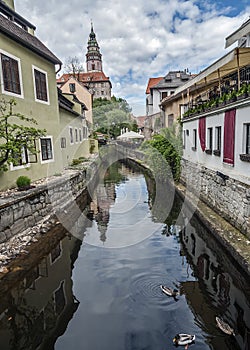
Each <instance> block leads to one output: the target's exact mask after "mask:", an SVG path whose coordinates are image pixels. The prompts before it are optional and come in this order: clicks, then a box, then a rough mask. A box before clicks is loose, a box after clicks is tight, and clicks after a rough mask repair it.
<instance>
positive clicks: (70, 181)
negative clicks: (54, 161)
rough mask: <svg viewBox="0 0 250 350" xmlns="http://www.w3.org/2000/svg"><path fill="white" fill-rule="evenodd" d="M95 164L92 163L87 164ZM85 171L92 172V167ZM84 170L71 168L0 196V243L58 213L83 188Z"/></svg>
mask: <svg viewBox="0 0 250 350" xmlns="http://www.w3.org/2000/svg"><path fill="white" fill-rule="evenodd" d="M88 166H89V167H90V168H94V167H95V163H92V164H90V165H88ZM92 170H93V171H92V172H88V174H90V173H91V174H94V169H92ZM88 174H86V170H84V169H82V170H79V171H71V172H70V173H69V174H66V175H62V176H60V177H58V178H56V179H53V180H51V179H49V180H48V182H47V183H45V184H43V185H39V186H37V187H36V188H31V189H29V190H27V191H23V192H15V193H13V194H12V195H10V196H8V197H6V198H2V199H0V243H4V242H6V241H8V240H9V239H10V238H12V237H14V236H15V235H17V234H19V233H22V232H23V231H25V230H26V229H29V228H30V227H33V226H34V225H37V224H39V223H40V222H42V221H43V220H45V218H46V219H48V218H50V217H53V216H55V215H56V216H59V215H60V213H61V212H63V211H65V210H66V208H67V207H69V206H70V205H71V204H72V203H73V202H74V201H75V200H76V199H77V198H78V197H79V196H80V195H81V194H82V193H83V192H84V191H85V190H86V185H87V183H88V182H89V181H90V179H89V178H88Z"/></svg>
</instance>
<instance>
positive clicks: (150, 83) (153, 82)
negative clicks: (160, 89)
mask: <svg viewBox="0 0 250 350" xmlns="http://www.w3.org/2000/svg"><path fill="white" fill-rule="evenodd" d="M162 79H163V77H158V78H149V80H148V86H147V90H146V94H150V88H151V87H153V86H155V85H156V84H158V83H159V82H160V81H161V80H162Z"/></svg>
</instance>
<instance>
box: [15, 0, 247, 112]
mask: <svg viewBox="0 0 250 350" xmlns="http://www.w3.org/2000/svg"><path fill="white" fill-rule="evenodd" d="M15 5H16V11H17V12H18V13H20V14H21V15H22V16H24V17H25V18H26V19H28V20H29V21H30V22H31V23H33V24H34V25H36V27H37V30H36V35H37V36H38V37H39V39H40V40H42V41H43V42H44V43H45V44H46V45H47V46H48V48H49V49H50V50H51V51H53V53H54V54H56V55H57V56H58V58H60V59H61V61H62V62H66V60H67V58H68V57H70V56H71V57H75V56H77V57H78V58H79V60H80V61H81V62H82V63H83V65H84V67H85V54H86V47H87V40H88V36H89V32H90V22H91V19H92V21H93V24H94V30H95V32H96V36H97V40H98V43H99V46H100V50H101V53H102V55H103V70H104V72H105V74H106V75H107V76H109V77H110V79H111V82H112V85H113V90H112V93H113V94H114V95H115V96H116V97H121V98H125V99H126V100H127V101H128V103H129V104H130V106H131V107H132V109H133V113H134V115H136V116H139V115H145V97H146V95H145V90H146V87H147V82H148V79H149V78H150V77H158V76H164V75H166V74H167V73H168V71H169V70H184V69H186V68H188V69H189V71H190V72H191V73H198V72H199V71H201V70H202V69H204V68H205V67H207V66H208V65H209V64H211V63H212V62H214V61H215V60H217V59H218V58H219V57H221V56H222V55H224V54H225V53H226V52H227V51H228V50H231V49H232V48H233V47H230V48H229V49H227V51H226V50H225V49H224V45H225V38H226V37H227V36H228V35H229V34H231V33H232V32H233V31H234V30H236V29H237V28H238V27H239V26H240V25H242V23H243V22H245V21H246V20H247V19H249V16H250V2H249V0H242V1H236V0H234V1H227V0H225V1H223V0H221V1H211V0H206V1H203V0H202V1H195V0H188V1H183V0H151V1H150V2H146V1H145V0H134V1H132V2H131V1H129V0H122V1H120V0H105V1H104V0H71V1H66V0H60V2H58V0H50V1H46V0H44V1H40V0H15Z"/></svg>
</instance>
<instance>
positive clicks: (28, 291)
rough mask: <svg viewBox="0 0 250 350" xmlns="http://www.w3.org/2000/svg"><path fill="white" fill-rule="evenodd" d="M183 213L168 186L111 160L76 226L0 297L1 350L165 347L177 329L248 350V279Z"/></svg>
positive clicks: (200, 346)
mask: <svg viewBox="0 0 250 350" xmlns="http://www.w3.org/2000/svg"><path fill="white" fill-rule="evenodd" d="M163 188H164V189H163ZM157 191H158V194H157ZM188 212H189V209H188V208H185V207H184V206H183V202H182V201H181V199H180V198H179V197H178V195H177V194H175V193H174V191H173V188H171V187H168V186H167V185H166V184H165V185H164V187H163V186H162V187H160V190H159V189H158V190H157V189H156V186H155V183H154V181H153V180H152V179H150V177H149V176H148V175H147V174H143V172H142V171H141V170H138V169H135V168H133V169H132V168H131V167H129V166H128V164H125V163H120V162H117V163H115V164H113V165H112V166H111V167H110V168H108V169H107V172H106V173H105V177H104V181H101V182H100V183H99V184H98V186H97V187H96V189H95V190H94V192H93V193H92V195H91V200H90V202H89V204H88V206H87V208H86V209H85V210H84V212H83V214H82V220H80V222H79V224H78V230H75V231H74V232H73V234H72V232H69V233H68V234H67V235H66V236H65V237H64V238H63V239H62V240H61V241H60V242H58V244H57V246H56V247H54V248H53V249H52V250H51V252H50V254H49V255H46V256H43V257H42V259H41V260H40V262H39V264H38V265H37V266H36V267H35V268H34V269H32V270H31V271H29V273H28V274H27V275H26V276H25V278H24V279H22V280H20V281H17V282H16V284H15V286H14V287H12V288H11V289H10V290H8V291H7V292H6V293H5V295H4V296H1V303H0V349H1V350H21V349H22V350H33V349H39V350H52V349H56V350H69V349H77V350H99V349H102V350H132V349H133V350H146V349H147V350H149V349H152V350H167V349H171V348H174V345H173V337H174V336H175V335H176V334H178V333H188V334H194V335H195V336H196V340H195V343H194V344H191V345H190V347H189V349H194V350H195V349H196V350H206V349H207V350H208V349H213V350H225V349H231V350H238V349H242V350H247V349H249V348H250V287H249V279H248V277H247V276H245V275H244V272H243V271H241V270H240V267H239V266H238V265H237V263H236V262H235V261H234V260H233V259H232V257H230V256H229V255H227V254H226V253H225V251H224V249H222V247H221V246H220V244H219V243H218V242H217V241H216V240H215V239H214V238H213V236H212V235H211V234H210V233H209V232H208V231H207V229H206V228H205V227H204V226H203V225H202V223H200V222H199V221H198V220H197V219H195V217H192V219H191V220H188V217H189V215H188ZM160 285H166V286H168V287H171V288H176V289H178V291H179V293H180V294H179V295H178V296H177V297H176V298H173V297H169V296H167V295H165V294H164V293H163V292H162V291H161V289H160ZM216 316H219V317H220V318H222V319H223V320H224V321H226V322H227V323H228V324H229V325H230V326H232V327H233V328H234V330H235V333H236V335H235V336H232V335H227V334H225V333H223V332H222V331H221V330H220V329H219V328H218V327H217V325H216V321H215V317H216ZM183 348H184V347H183Z"/></svg>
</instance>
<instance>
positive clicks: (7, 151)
mask: <svg viewBox="0 0 250 350" xmlns="http://www.w3.org/2000/svg"><path fill="white" fill-rule="evenodd" d="M15 105H16V101H15V100H14V99H11V100H9V101H5V100H4V99H3V100H1V101H0V170H1V171H7V170H8V167H7V165H8V164H10V163H13V164H17V163H19V164H20V163H22V152H23V151H28V152H30V153H31V154H36V153H37V150H36V147H35V140H36V139H38V138H39V137H41V136H44V135H45V133H46V130H45V129H43V130H41V129H36V128H35V127H33V126H30V125H31V124H34V125H37V122H36V120H35V119H33V118H29V117H25V116H24V115H22V114H20V113H14V111H13V109H14V106H15ZM23 124H25V125H23Z"/></svg>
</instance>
